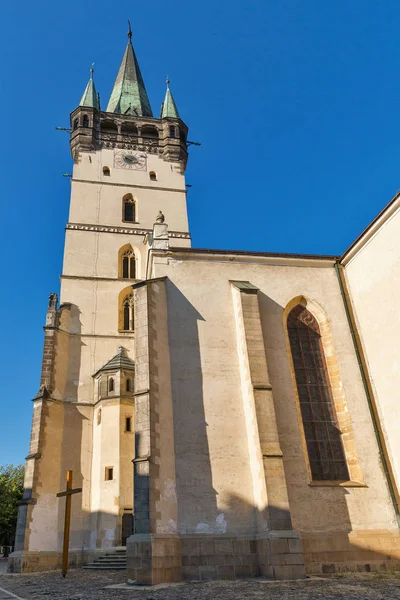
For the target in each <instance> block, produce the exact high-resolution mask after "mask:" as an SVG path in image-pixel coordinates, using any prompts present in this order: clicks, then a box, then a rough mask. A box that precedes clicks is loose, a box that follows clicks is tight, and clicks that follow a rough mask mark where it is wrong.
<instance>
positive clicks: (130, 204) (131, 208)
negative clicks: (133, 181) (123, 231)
mask: <svg viewBox="0 0 400 600" xmlns="http://www.w3.org/2000/svg"><path fill="white" fill-rule="evenodd" d="M135 209H136V205H135V201H134V199H133V198H132V196H131V194H127V195H126V196H124V198H123V200H122V220H123V221H127V222H129V223H134V222H135V220H136V210H135Z"/></svg>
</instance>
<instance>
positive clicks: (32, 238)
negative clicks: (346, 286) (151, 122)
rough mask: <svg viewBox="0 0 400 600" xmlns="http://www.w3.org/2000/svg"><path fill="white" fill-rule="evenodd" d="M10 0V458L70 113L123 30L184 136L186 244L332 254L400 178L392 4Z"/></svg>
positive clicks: (32, 372)
mask: <svg viewBox="0 0 400 600" xmlns="http://www.w3.org/2000/svg"><path fill="white" fill-rule="evenodd" d="M115 6H116V7H115V8H114V5H113V4H112V3H111V4H110V3H109V2H105V1H104V0H96V1H94V0H84V1H83V2H82V0H81V1H80V2H78V0H70V1H69V2H68V3H60V2H54V1H52V2H50V0H38V1H36V2H34V3H33V2H28V1H27V0H21V1H20V2H18V3H17V4H16V3H11V2H8V3H4V4H3V6H2V19H1V23H0V55H1V57H2V68H1V70H0V83H1V90H2V93H1V95H0V108H1V111H0V114H1V118H2V127H1V138H2V143H1V145H0V166H1V193H0V203H1V208H2V211H1V214H2V235H1V238H0V239H1V245H2V248H1V252H0V260H1V268H2V273H3V288H2V293H1V295H0V309H1V315H2V316H3V323H2V329H1V339H2V344H1V346H0V353H1V356H0V359H1V364H2V367H3V368H2V394H1V398H0V464H4V463H7V462H22V461H23V459H24V457H25V456H26V454H27V453H28V447H29V432H30V422H31V411H32V403H31V402H30V399H31V398H32V397H34V395H35V394H36V392H37V390H38V387H39V376H40V365H41V355H42V343H43V332H42V325H43V324H44V318H45V311H46V306H47V298H48V295H49V293H50V292H51V291H58V289H59V275H60V273H61V268H62V252H63V243H64V226H65V223H66V222H67V216H68V204H69V192H70V182H69V179H68V178H63V177H62V174H63V173H69V172H70V171H71V159H70V155H69V145H68V135H67V134H66V133H63V132H60V133H59V132H56V131H55V126H57V125H58V126H68V124H69V113H70V112H71V111H72V110H73V109H74V108H75V107H76V105H77V104H78V102H79V99H80V96H81V94H82V92H83V89H84V87H85V85H86V83H87V79H88V75H89V69H90V65H91V63H92V62H93V61H95V69H96V71H95V80H96V86H97V89H98V90H99V91H100V94H101V98H102V106H103V107H105V105H106V102H107V100H108V97H109V94H110V91H111V87H112V84H113V81H114V79H115V76H116V73H117V70H118V66H119V63H120V60H121V58H122V54H123V51H124V48H125V44H126V30H127V24H126V20H127V19H128V18H130V19H131V22H132V28H133V43H134V46H135V50H136V53H137V56H138V59H139V62H140V66H141V70H142V73H143V76H144V80H145V83H146V87H147V90H148V94H149V97H150V101H151V104H152V107H153V111H154V113H155V114H157V113H158V110H159V106H160V103H161V101H162V99H163V96H164V91H165V76H166V74H167V73H168V75H169V77H170V79H171V88H172V91H173V94H174V96H175V99H176V102H177V104H178V108H179V111H180V113H181V116H182V118H183V119H184V120H185V121H186V123H187V124H188V126H189V128H190V139H192V140H195V141H200V142H201V144H202V145H201V147H200V148H192V149H191V151H190V159H189V164H188V169H187V183H189V184H190V185H192V188H190V191H189V195H188V207H189V219H190V226H191V232H192V237H193V245H194V246H196V247H212V248H229V249H247V250H263V251H277V252H299V253H321V254H340V253H341V252H342V251H343V250H345V248H346V247H347V246H348V245H349V244H350V243H351V242H352V241H353V240H354V238H355V237H356V236H357V235H358V234H359V233H360V232H361V230H362V229H363V228H364V227H365V226H366V225H367V224H368V223H369V221H370V220H371V219H372V218H373V217H374V216H375V215H376V214H377V213H378V212H379V211H380V210H381V209H382V207H383V206H384V205H385V204H386V203H387V202H388V201H389V200H390V199H391V198H392V197H393V195H394V194H395V193H396V191H397V190H398V188H399V187H400V172H399V153H400V150H399V143H398V138H399V135H398V128H399V126H398V121H399V118H398V115H399V102H400V101H399V98H400V89H399V87H400V78H399V72H400V69H399V66H400V65H399V63H400V38H399V35H398V24H399V23H400V3H399V2H395V1H394V0H386V1H385V2H383V3H378V2H365V0H347V1H344V0H336V2H327V1H325V2H321V1H320V0H302V1H300V0H246V2H244V0H241V1H239V0H229V1H228V0H218V2H215V0H202V2H188V0H174V1H173V2H171V1H170V0H153V1H152V2H151V3H149V2H142V3H137V2H128V1H126V0H120V1H119V2H118V4H117V5H115Z"/></svg>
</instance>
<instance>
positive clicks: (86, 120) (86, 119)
mask: <svg viewBox="0 0 400 600" xmlns="http://www.w3.org/2000/svg"><path fill="white" fill-rule="evenodd" d="M83 126H84V127H89V117H88V116H87V115H83Z"/></svg>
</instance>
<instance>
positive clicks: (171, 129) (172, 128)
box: [169, 127, 175, 138]
mask: <svg viewBox="0 0 400 600" xmlns="http://www.w3.org/2000/svg"><path fill="white" fill-rule="evenodd" d="M169 137H172V138H174V137H175V127H170V128H169Z"/></svg>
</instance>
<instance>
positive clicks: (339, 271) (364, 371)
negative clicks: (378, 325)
mask: <svg viewBox="0 0 400 600" xmlns="http://www.w3.org/2000/svg"><path fill="white" fill-rule="evenodd" d="M335 271H336V275H337V278H338V281H339V287H340V292H341V294H342V298H343V304H344V309H345V311H346V316H347V321H348V324H349V329H350V333H351V337H352V339H353V344H354V349H355V351H356V356H357V362H358V366H359V368H360V373H361V378H362V382H363V385H364V391H365V395H366V397H367V402H368V408H369V412H370V415H371V421H372V425H373V428H374V432H375V437H376V442H377V444H378V450H379V457H380V459H381V463H382V467H383V471H384V473H385V477H386V482H387V485H388V488H389V493H390V497H391V500H392V504H393V508H394V512H395V514H396V519H397V525H398V526H399V527H400V511H399V496H398V491H397V488H396V483H395V479H394V475H393V470H392V467H391V464H390V460H389V456H388V451H387V448H386V443H385V438H384V435H383V431H382V427H381V424H380V419H379V416H378V412H377V408H376V402H375V397H374V393H373V390H372V386H371V380H370V378H369V374H368V367H367V361H366V359H365V354H364V350H363V347H362V345H361V339H360V334H359V333H358V330H357V325H356V320H355V316H354V311H353V307H352V304H351V300H350V295H349V291H348V288H347V283H346V279H345V274H344V269H343V267H342V266H341V265H340V264H339V263H338V262H336V263H335Z"/></svg>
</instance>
